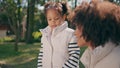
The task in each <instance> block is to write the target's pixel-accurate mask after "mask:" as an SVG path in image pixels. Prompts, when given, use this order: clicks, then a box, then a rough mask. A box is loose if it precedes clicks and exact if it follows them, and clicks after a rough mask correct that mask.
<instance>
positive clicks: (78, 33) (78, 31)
mask: <svg viewBox="0 0 120 68" xmlns="http://www.w3.org/2000/svg"><path fill="white" fill-rule="evenodd" d="M75 36H76V37H77V44H78V46H79V47H82V46H86V45H88V43H87V42H86V41H85V39H84V38H83V36H82V28H78V27H76V30H75Z"/></svg>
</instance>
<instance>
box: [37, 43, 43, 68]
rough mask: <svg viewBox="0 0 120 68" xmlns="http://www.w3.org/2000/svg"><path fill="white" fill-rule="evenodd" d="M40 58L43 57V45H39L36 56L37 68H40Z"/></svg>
mask: <svg viewBox="0 0 120 68" xmlns="http://www.w3.org/2000/svg"><path fill="white" fill-rule="evenodd" d="M42 57H43V45H42V44H41V48H40V53H39V55H38V64H37V68H42Z"/></svg>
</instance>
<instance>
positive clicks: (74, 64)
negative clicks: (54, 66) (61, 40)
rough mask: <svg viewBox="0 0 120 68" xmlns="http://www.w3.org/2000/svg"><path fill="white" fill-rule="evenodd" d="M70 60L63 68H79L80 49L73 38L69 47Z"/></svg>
mask: <svg viewBox="0 0 120 68" xmlns="http://www.w3.org/2000/svg"><path fill="white" fill-rule="evenodd" d="M68 51H69V59H68V60H67V62H65V64H64V65H63V67H62V68H79V58H80V48H79V47H78V46H77V43H76V41H75V37H73V38H72V39H71V41H70V43H69V46H68Z"/></svg>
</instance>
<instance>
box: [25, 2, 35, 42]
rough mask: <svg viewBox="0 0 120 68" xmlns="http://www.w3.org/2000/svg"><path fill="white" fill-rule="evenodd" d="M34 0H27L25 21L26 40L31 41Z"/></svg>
mask: <svg viewBox="0 0 120 68" xmlns="http://www.w3.org/2000/svg"><path fill="white" fill-rule="evenodd" d="M34 11H35V0H28V8H27V23H26V29H27V31H26V42H27V43H33V37H32V33H33V25H34Z"/></svg>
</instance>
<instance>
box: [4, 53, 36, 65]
mask: <svg viewBox="0 0 120 68" xmlns="http://www.w3.org/2000/svg"><path fill="white" fill-rule="evenodd" d="M35 58H36V57H34V56H31V55H30V54H22V55H20V56H15V57H13V58H9V59H6V60H5V61H6V63H7V64H10V65H16V64H23V63H27V62H30V61H31V60H33V59H35Z"/></svg>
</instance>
